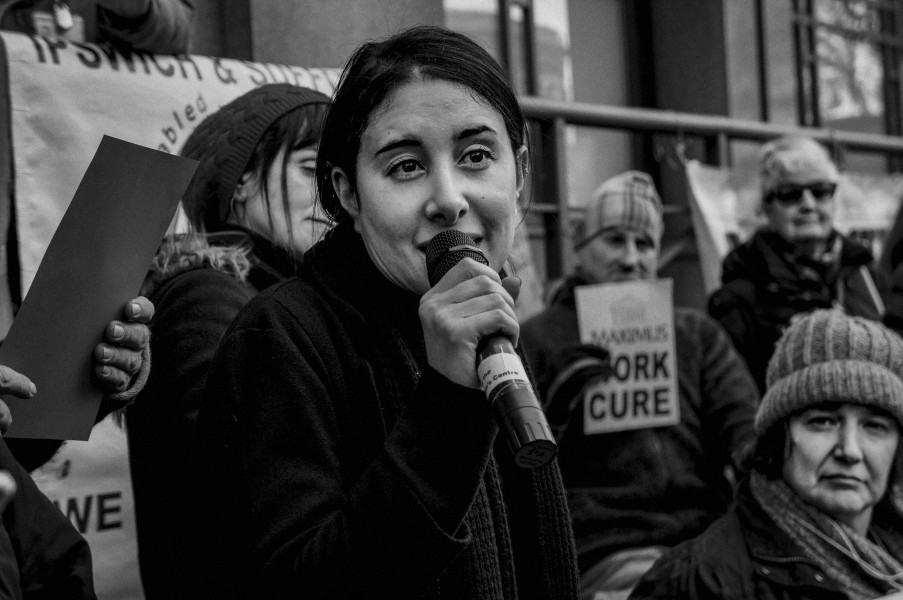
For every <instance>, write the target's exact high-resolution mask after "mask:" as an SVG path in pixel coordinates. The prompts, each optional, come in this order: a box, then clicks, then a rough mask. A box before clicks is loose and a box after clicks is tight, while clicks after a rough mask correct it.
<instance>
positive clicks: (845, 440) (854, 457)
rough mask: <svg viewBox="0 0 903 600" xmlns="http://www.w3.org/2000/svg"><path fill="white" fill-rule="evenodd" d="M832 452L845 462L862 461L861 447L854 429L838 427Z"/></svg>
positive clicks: (851, 427)
mask: <svg viewBox="0 0 903 600" xmlns="http://www.w3.org/2000/svg"><path fill="white" fill-rule="evenodd" d="M834 451H835V456H837V457H838V458H839V459H841V460H844V461H847V462H858V461H860V460H862V447H861V445H860V441H859V432H858V431H857V428H856V427H853V426H849V425H844V426H842V427H840V429H839V431H838V433H837V446H836V447H835V449H834Z"/></svg>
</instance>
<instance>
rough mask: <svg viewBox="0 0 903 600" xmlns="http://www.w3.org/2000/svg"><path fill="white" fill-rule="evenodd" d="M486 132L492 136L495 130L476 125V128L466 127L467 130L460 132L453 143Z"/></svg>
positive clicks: (486, 126)
mask: <svg viewBox="0 0 903 600" xmlns="http://www.w3.org/2000/svg"><path fill="white" fill-rule="evenodd" d="M486 132H489V133H493V134H495V133H496V131H495V129H493V128H492V127H489V126H488V125H477V126H476V127H468V128H467V129H464V130H463V131H461V132H460V133H459V134H458V135H456V136H455V141H461V140H464V139H467V138H471V137H473V136H475V135H480V134H481V133H486Z"/></svg>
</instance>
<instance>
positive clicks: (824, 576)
mask: <svg viewBox="0 0 903 600" xmlns="http://www.w3.org/2000/svg"><path fill="white" fill-rule="evenodd" d="M901 371H903V338H900V337H899V336H898V335H897V334H895V333H894V332H892V331H890V330H889V329H887V328H885V327H884V326H883V325H880V324H878V323H876V322H874V321H871V320H868V319H864V318H861V317H850V316H847V315H845V314H844V313H842V312H841V311H838V310H817V311H815V312H813V313H811V314H809V315H807V316H805V317H803V318H801V319H799V320H797V321H796V322H795V323H794V324H793V325H791V326H790V328H789V329H788V330H787V332H786V333H785V335H784V336H783V337H782V338H781V340H780V341H779V342H778V345H777V348H776V349H775V353H774V356H773V357H772V359H771V362H770V363H769V366H768V391H767V392H766V394H765V397H764V398H763V399H762V403H761V405H760V407H759V410H758V413H757V415H756V436H757V437H756V441H755V444H754V446H753V447H752V451H751V452H750V453H749V456H748V466H749V469H750V474H749V477H748V478H747V479H746V480H745V481H744V482H743V483H742V484H741V486H740V490H739V493H738V498H737V500H736V502H735V505H734V507H733V508H732V510H731V512H729V513H728V514H727V515H726V516H725V517H723V518H721V519H720V520H719V521H717V522H716V523H714V524H713V525H712V526H711V527H710V528H709V529H708V530H706V532H705V533H704V534H703V535H701V536H700V537H699V538H697V539H695V540H692V541H691V542H688V543H686V544H683V545H681V546H679V547H677V548H675V549H674V550H673V551H672V552H670V553H669V554H668V555H667V556H665V557H663V558H662V559H661V560H660V561H659V562H658V563H656V565H655V566H654V567H653V568H652V570H651V571H650V572H649V573H648V574H647V575H646V577H645V578H644V579H643V581H641V582H640V584H639V585H638V587H637V588H636V590H635V592H634V595H633V596H632V598H694V599H696V598H785V599H803V598H812V599H815V598H818V599H822V598H838V599H841V598H850V599H853V600H866V599H870V598H878V597H881V596H885V595H888V594H892V593H896V592H900V591H903V513H901V510H903V504H901V497H900V489H899V486H900V484H901V483H903V481H901V479H900V477H901V470H900V469H901V454H903V449H901V444H900V437H901V433H900V432H901V428H903V381H901V379H900V373H901Z"/></svg>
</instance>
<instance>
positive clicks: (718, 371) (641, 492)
mask: <svg viewBox="0 0 903 600" xmlns="http://www.w3.org/2000/svg"><path fill="white" fill-rule="evenodd" d="M662 217H663V208H662V202H661V200H660V198H659V195H658V192H657V191H656V189H655V184H654V183H653V181H652V178H651V177H650V176H649V175H648V174H646V173H642V172H639V171H627V172H625V173H621V174H619V175H617V176H615V177H612V178H611V179H609V180H607V181H606V182H604V183H603V184H602V185H601V186H600V187H599V189H598V190H597V191H596V193H595V194H594V196H593V198H592V199H591V200H590V202H589V203H588V204H587V207H586V213H585V214H584V216H583V219H582V220H581V222H580V224H579V226H578V228H577V231H576V236H575V240H574V249H575V251H576V253H577V260H578V267H577V269H576V271H575V272H574V273H572V274H571V275H570V276H569V277H567V278H566V279H565V281H564V282H563V283H562V284H561V285H560V286H558V288H557V290H556V291H555V292H554V294H553V295H552V298H551V300H550V302H549V306H548V308H547V309H546V310H545V311H543V312H541V313H540V314H538V315H536V316H535V317H533V318H532V319H530V320H529V321H527V322H526V323H524V324H523V326H522V327H521V343H522V345H523V347H524V351H525V352H526V354H527V357H528V358H529V360H530V364H531V366H532V367H533V371H534V373H535V375H536V380H537V386H538V389H539V392H540V395H541V397H542V398H543V403H544V409H545V411H546V414H547V415H548V419H549V425H550V427H552V429H553V431H555V432H556V436H557V438H558V440H559V461H560V463H561V470H562V474H563V477H564V482H565V486H567V488H568V504H569V506H570V510H571V517H572V521H573V525H574V536H575V538H576V542H577V553H578V561H579V567H580V573H581V579H580V598H581V599H586V600H593V599H594V598H597V597H600V594H601V597H604V598H606V599H608V598H611V599H617V598H625V597H626V596H627V594H628V593H629V592H630V589H631V588H632V586H633V585H634V584H635V583H636V581H637V580H638V579H639V577H640V576H641V575H642V574H643V573H644V572H645V570H646V569H648V568H649V567H650V566H651V565H652V563H653V562H654V561H655V559H657V558H658V557H659V556H660V555H661V553H662V551H663V550H664V549H665V548H667V547H669V546H673V545H674V544H677V543H679V542H682V541H684V540H687V539H690V538H692V537H693V536H695V535H698V534H699V533H701V532H702V531H703V529H705V527H706V525H708V524H709V523H711V522H712V521H713V520H715V519H716V518H718V517H720V516H721V515H722V514H724V512H725V511H726V510H727V508H728V506H729V504H730V500H731V497H732V491H731V489H730V486H729V484H728V481H727V480H726V478H725V477H724V471H725V468H727V467H735V466H736V465H734V463H733V455H734V453H736V452H737V451H739V450H740V449H741V448H742V447H743V446H745V445H746V444H747V443H749V441H750V440H751V439H752V433H753V432H752V429H753V417H754V415H755V410H756V405H757V403H758V400H759V395H758V392H757V391H756V385H755V383H754V382H753V380H752V377H750V375H749V372H748V371H747V369H746V366H745V365H744V364H743V359H742V358H740V356H739V355H738V354H737V353H736V351H734V349H733V347H732V346H731V343H730V340H729V338H728V337H727V334H725V333H724V331H722V329H721V327H719V325H718V323H716V322H715V321H714V320H713V319H711V318H710V317H708V315H706V314H705V313H703V312H702V311H699V310H695V309H689V308H683V307H679V308H675V309H674V327H675V344H676V348H677V378H678V389H679V392H678V394H679V401H680V416H681V420H680V423H677V424H675V425H670V426H667V427H646V428H640V429H631V430H627V431H615V432H605V433H598V432H592V431H590V432H587V431H586V428H585V427H584V419H585V417H584V415H585V414H589V413H590V403H591V401H592V397H591V396H590V395H588V394H587V393H586V392H585V390H586V389H587V387H588V386H591V385H594V384H595V383H597V382H598V381H599V378H600V377H606V376H607V373H608V372H610V367H609V365H608V352H607V349H605V348H600V347H598V346H592V345H585V344H581V343H580V332H579V328H578V315H577V310H576V302H575V289H576V288H577V287H578V286H582V285H588V284H597V283H611V282H619V281H630V280H648V279H654V278H655V277H656V275H657V270H658V258H659V248H660V245H661V238H662V233H663V229H664V221H663V218H662ZM638 465H640V466H639V467H638Z"/></svg>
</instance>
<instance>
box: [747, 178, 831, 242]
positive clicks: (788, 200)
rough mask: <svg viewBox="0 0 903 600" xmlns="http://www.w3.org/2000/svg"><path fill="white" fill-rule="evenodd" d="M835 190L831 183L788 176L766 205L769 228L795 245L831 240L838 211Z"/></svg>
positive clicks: (764, 207) (764, 206) (765, 210)
mask: <svg viewBox="0 0 903 600" xmlns="http://www.w3.org/2000/svg"><path fill="white" fill-rule="evenodd" d="M835 187H836V186H835V184H833V183H832V182H829V181H821V180H812V179H811V178H808V177H806V176H803V175H799V176H788V177H787V178H786V179H785V181H783V182H782V183H781V185H779V186H776V188H775V193H774V194H772V196H771V199H770V200H768V201H767V202H765V203H764V205H763V210H764V212H765V217H766V218H767V219H768V224H769V226H770V227H771V229H773V230H774V231H776V232H777V233H778V234H780V236H781V237H782V238H784V239H785V240H787V241H788V242H790V243H793V244H795V243H798V242H811V241H821V240H826V239H828V237H829V236H830V235H831V231H832V230H833V227H834V213H835V211H836V209H837V201H836V200H835V198H834V189H835Z"/></svg>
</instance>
